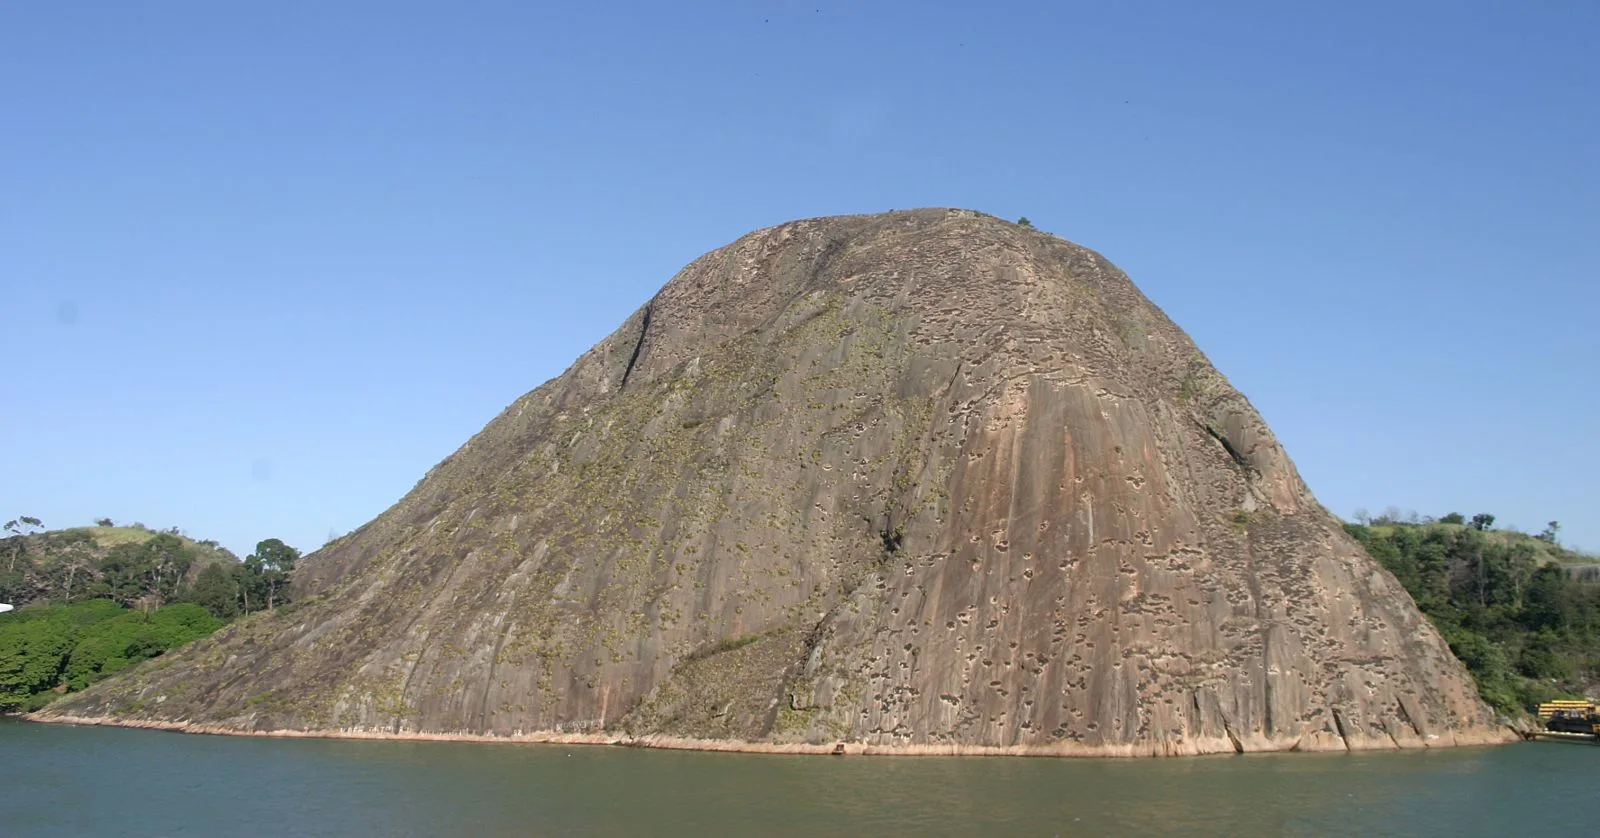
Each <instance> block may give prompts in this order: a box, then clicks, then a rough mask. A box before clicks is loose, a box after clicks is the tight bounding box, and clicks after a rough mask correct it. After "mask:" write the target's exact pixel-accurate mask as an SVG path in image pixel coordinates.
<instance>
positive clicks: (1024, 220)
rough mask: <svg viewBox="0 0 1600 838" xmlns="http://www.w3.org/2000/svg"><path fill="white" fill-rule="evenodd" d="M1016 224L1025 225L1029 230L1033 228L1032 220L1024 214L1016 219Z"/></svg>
mask: <svg viewBox="0 0 1600 838" xmlns="http://www.w3.org/2000/svg"><path fill="white" fill-rule="evenodd" d="M1017 225H1018V226H1020V227H1027V228H1028V229H1029V230H1032V229H1033V222H1032V221H1029V220H1028V217H1027V216H1026V215H1024V216H1023V217H1021V218H1019V219H1017Z"/></svg>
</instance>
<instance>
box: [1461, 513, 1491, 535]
mask: <svg viewBox="0 0 1600 838" xmlns="http://www.w3.org/2000/svg"><path fill="white" fill-rule="evenodd" d="M1467 526H1470V527H1472V528H1473V529H1475V530H1477V531H1479V532H1483V531H1484V530H1487V529H1489V528H1490V527H1492V526H1494V516H1493V515H1490V514H1489V513H1487V512H1479V513H1478V514H1476V515H1474V516H1472V522H1471V523H1470V524H1468V525H1467Z"/></svg>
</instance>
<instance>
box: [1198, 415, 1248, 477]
mask: <svg viewBox="0 0 1600 838" xmlns="http://www.w3.org/2000/svg"><path fill="white" fill-rule="evenodd" d="M1199 425H1200V427H1201V428H1204V429H1205V432H1206V433H1207V434H1208V435H1210V437H1211V438H1212V439H1214V440H1216V441H1217V442H1219V443H1221V444H1222V450H1224V451H1226V452H1228V456H1229V457H1231V458H1232V459H1233V462H1234V463H1235V464H1237V465H1238V466H1239V468H1242V469H1244V470H1245V471H1246V472H1255V471H1257V469H1256V467H1255V464H1254V463H1251V462H1250V459H1249V458H1248V457H1246V456H1245V455H1243V454H1241V453H1239V449H1237V448H1234V447H1233V443H1231V442H1229V441H1228V437H1227V436H1225V435H1224V434H1223V433H1222V432H1221V431H1219V430H1217V429H1216V428H1215V427H1212V426H1211V425H1210V424H1208V423H1206V422H1200V423H1199Z"/></svg>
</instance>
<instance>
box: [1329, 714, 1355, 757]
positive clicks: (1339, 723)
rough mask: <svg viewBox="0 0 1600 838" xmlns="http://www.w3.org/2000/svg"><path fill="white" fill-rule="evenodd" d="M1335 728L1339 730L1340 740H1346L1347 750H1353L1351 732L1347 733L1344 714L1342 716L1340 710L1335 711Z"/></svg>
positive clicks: (1345, 747)
mask: <svg viewBox="0 0 1600 838" xmlns="http://www.w3.org/2000/svg"><path fill="white" fill-rule="evenodd" d="M1333 729H1334V730H1337V731H1338V732H1339V740H1340V741H1342V742H1344V749H1345V750H1347V751H1348V750H1351V748H1350V734H1348V733H1345V730H1344V716H1341V715H1340V714H1339V711H1338V710H1334V711H1333Z"/></svg>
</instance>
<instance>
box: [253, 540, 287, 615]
mask: <svg viewBox="0 0 1600 838" xmlns="http://www.w3.org/2000/svg"><path fill="white" fill-rule="evenodd" d="M298 561H300V551H299V550H296V549H294V548H293V547H290V546H289V545H287V544H284V543H283V542H282V541H280V540H278V539H276V538H269V539H267V540H265V541H262V542H258V543H257V544H256V551H255V552H254V553H251V554H250V555H249V556H248V557H246V558H245V560H244V566H245V569H246V570H247V571H249V572H250V574H251V575H253V576H254V577H256V579H257V580H258V581H257V582H255V583H254V584H253V585H252V586H249V587H247V588H246V590H247V591H249V590H252V589H254V590H256V591H258V592H259V593H258V597H259V598H258V600H257V602H258V604H261V605H263V606H264V607H266V608H274V607H276V606H277V605H278V603H279V601H287V599H288V588H289V578H290V574H292V573H293V572H294V566H295V563H296V562H298ZM245 610H246V611H247V612H248V611H249V606H248V605H247V606H246V608H245Z"/></svg>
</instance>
